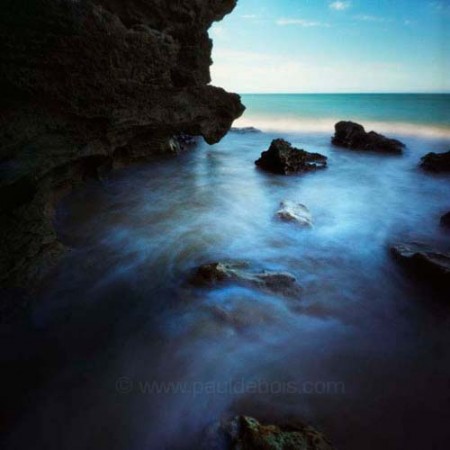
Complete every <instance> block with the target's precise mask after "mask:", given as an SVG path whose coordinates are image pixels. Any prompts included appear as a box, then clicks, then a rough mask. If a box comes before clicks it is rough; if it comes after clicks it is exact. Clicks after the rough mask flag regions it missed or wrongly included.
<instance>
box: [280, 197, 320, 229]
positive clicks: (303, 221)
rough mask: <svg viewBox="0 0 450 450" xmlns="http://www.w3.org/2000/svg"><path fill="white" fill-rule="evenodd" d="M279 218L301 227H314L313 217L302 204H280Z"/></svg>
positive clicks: (287, 202) (290, 202)
mask: <svg viewBox="0 0 450 450" xmlns="http://www.w3.org/2000/svg"><path fill="white" fill-rule="evenodd" d="M277 217H278V218H279V219H281V220H283V221H285V222H294V223H296V224H297V225H299V226H301V227H312V216H311V213H310V212H309V210H308V208H307V207H306V206H305V205H302V204H301V203H295V202H292V201H290V200H285V201H283V202H281V203H280V209H279V210H278V211H277Z"/></svg>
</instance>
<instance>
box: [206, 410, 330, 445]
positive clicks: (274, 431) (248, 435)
mask: <svg viewBox="0 0 450 450" xmlns="http://www.w3.org/2000/svg"><path fill="white" fill-rule="evenodd" d="M201 448H202V449H205V450H206V449H208V450H219V449H220V450H261V449H264V450H332V449H333V447H332V446H331V444H330V443H329V442H328V440H327V439H326V437H325V436H324V435H323V434H322V433H320V432H319V431H317V430H316V429H314V428H313V427H311V426H308V425H305V424H303V423H301V422H299V421H295V422H291V423H286V424H283V425H265V424H262V423H260V422H259V421H258V420H256V419H254V418H252V417H248V416H236V417H234V418H232V419H230V420H222V421H221V422H218V423H216V424H214V425H212V426H211V427H209V429H208V430H207V432H206V435H205V438H204V441H203V442H202V445H201Z"/></svg>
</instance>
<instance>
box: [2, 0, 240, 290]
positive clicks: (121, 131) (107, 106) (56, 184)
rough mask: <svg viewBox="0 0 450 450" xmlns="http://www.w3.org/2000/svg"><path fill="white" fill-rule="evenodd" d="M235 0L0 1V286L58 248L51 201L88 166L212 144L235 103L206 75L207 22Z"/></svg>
mask: <svg viewBox="0 0 450 450" xmlns="http://www.w3.org/2000/svg"><path fill="white" fill-rule="evenodd" d="M235 4H236V0H195V1H192V0H177V1H172V0H146V1H141V0H127V1H121V0H120V1H119V0H77V1H74V0H31V1H30V0H15V1H3V2H1V5H0V53H1V55H2V70H1V72H0V95H1V97H2V104H3V106H2V109H1V111H0V124H1V128H0V236H1V238H0V239H1V241H0V244H1V251H0V285H3V286H5V285H8V286H24V285H27V284H29V283H31V282H32V281H33V280H35V279H36V278H39V277H40V276H42V274H44V273H45V272H46V269H47V267H49V266H50V265H51V264H53V262H54V261H55V258H56V257H57V256H58V255H59V254H60V253H61V251H62V250H63V247H62V245H61V244H60V243H59V242H58V240H57V239H56V236H55V232H54V230H53V227H52V224H51V217H52V210H53V205H54V204H55V201H57V200H58V199H59V198H60V197H61V195H63V194H64V193H65V192H67V190H68V189H70V187H71V185H72V184H73V183H74V182H76V181H79V180H83V179H84V178H86V177H92V176H94V177H97V176H99V175H100V176H101V175H103V174H104V173H106V172H107V171H108V170H110V169H112V168H115V167H119V166H121V165H124V164H128V163H129V162H132V161H137V160H142V159H147V158H148V157H149V156H151V155H156V154H160V153H171V152H175V151H177V150H178V149H179V142H178V141H177V140H176V139H173V138H172V136H175V135H180V134H186V135H193V136H195V135H201V136H203V137H204V138H205V139H206V141H207V142H209V143H214V142H217V141H218V140H219V139H221V138H222V137H223V136H224V135H225V134H226V133H227V132H228V130H229V128H230V126H231V124H232V122H233V120H234V119H236V118H237V117H238V116H239V115H241V113H242V112H243V109H244V108H243V106H242V105H241V103H240V99H239V96H237V95H234V94H228V93H226V92H225V91H224V90H222V89H220V88H216V87H213V86H210V85H209V82H210V72H209V67H210V64H211V49H212V42H211V40H210V38H209V37H208V33H207V30H208V28H209V26H210V25H211V23H212V22H213V21H216V20H221V19H222V18H223V17H224V15H225V14H227V13H229V12H231V11H232V9H233V8H234V6H235Z"/></svg>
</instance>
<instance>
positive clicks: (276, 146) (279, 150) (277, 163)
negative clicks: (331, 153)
mask: <svg viewBox="0 0 450 450" xmlns="http://www.w3.org/2000/svg"><path fill="white" fill-rule="evenodd" d="M255 164H256V165H257V166H258V167H260V168H261V169H264V170H267V171H269V172H273V173H278V174H282V175H289V174H291V173H297V172H309V171H311V170H316V169H324V168H325V167H326V166H327V157H326V156H323V155H321V154H320V153H309V152H307V151H305V150H300V149H298V148H295V147H292V145H291V144H290V143H289V142H287V141H285V140H284V139H275V140H273V141H272V144H271V145H270V148H269V149H268V150H266V151H265V152H262V153H261V157H260V159H258V160H257V161H255Z"/></svg>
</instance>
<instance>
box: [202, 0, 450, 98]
mask: <svg viewBox="0 0 450 450" xmlns="http://www.w3.org/2000/svg"><path fill="white" fill-rule="evenodd" d="M210 35H211V37H212V38H213V39H214V50H213V60H214V64H213V66H212V68H211V75H212V79H213V84H215V85H217V86H222V87H224V88H226V89H227V90H231V91H234V92H239V93H250V92H276V93H278V92H450V0H433V1H431V0H430V1H429V0H349V1H346V0H341V1H334V0H238V6H237V8H236V9H235V10H234V12H233V13H232V14H231V15H229V16H226V17H225V19H224V20H223V21H221V22H218V23H216V24H215V25H214V26H213V27H212V29H211V30H210Z"/></svg>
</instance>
